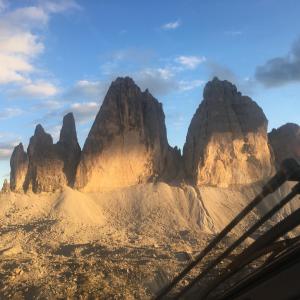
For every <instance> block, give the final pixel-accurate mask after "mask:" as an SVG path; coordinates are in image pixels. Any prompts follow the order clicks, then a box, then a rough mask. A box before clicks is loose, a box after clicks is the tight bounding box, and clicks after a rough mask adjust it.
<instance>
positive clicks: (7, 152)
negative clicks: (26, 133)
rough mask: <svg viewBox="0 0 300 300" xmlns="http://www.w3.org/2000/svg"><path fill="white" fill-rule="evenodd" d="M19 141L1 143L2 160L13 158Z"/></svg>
mask: <svg viewBox="0 0 300 300" xmlns="http://www.w3.org/2000/svg"><path fill="white" fill-rule="evenodd" d="M18 144H19V141H10V142H0V160H7V159H9V158H10V157H11V154H12V152H13V149H14V147H15V146H17V145H18Z"/></svg>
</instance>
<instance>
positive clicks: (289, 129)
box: [269, 123, 300, 167]
mask: <svg viewBox="0 0 300 300" xmlns="http://www.w3.org/2000/svg"><path fill="white" fill-rule="evenodd" d="M269 142H270V145H271V146H272V149H273V152H274V157H275V162H276V166H277V167H278V166H279V165H280V163H281V162H282V161H283V160H284V159H286V158H295V159H296V160H298V161H300V126H299V125H297V124H293V123H287V124H285V125H283V126H281V127H279V128H277V129H273V130H272V131H271V132H270V133H269Z"/></svg>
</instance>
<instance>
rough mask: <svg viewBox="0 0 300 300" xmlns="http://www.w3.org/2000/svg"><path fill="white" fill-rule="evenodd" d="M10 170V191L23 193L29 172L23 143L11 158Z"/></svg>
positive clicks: (16, 148)
mask: <svg viewBox="0 0 300 300" xmlns="http://www.w3.org/2000/svg"><path fill="white" fill-rule="evenodd" d="M10 169H11V171H10V189H11V190H12V191H14V192H22V191H23V185H24V181H25V177H26V174H27V170H28V156H27V153H26V152H25V151H24V148H23V144H22V143H20V144H19V145H18V146H16V147H15V148H14V151H13V153H12V156H11V158H10Z"/></svg>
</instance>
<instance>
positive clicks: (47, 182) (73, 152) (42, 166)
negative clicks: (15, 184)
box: [24, 113, 81, 193]
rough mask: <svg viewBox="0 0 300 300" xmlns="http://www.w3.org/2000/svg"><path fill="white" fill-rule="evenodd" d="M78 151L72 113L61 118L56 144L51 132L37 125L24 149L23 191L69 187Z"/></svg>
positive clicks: (44, 190)
mask: <svg viewBox="0 0 300 300" xmlns="http://www.w3.org/2000/svg"><path fill="white" fill-rule="evenodd" d="M80 152H81V150H80V146H79V144H78V142H77V135H76V129H75V121H74V117H73V114H72V113H70V114H67V115H66V116H65V117H64V120H63V126H62V129H61V132H60V139H59V141H58V143H57V144H53V139H52V137H51V135H50V134H48V133H46V132H45V130H44V128H43V127H42V126H41V125H40V124H39V125H37V126H36V129H35V132H34V135H33V136H32V137H31V138H30V142H29V146H28V149H27V154H28V161H29V163H28V171H27V175H26V179H25V183H24V190H25V191H27V190H31V189H32V191H33V192H35V193H39V192H52V191H55V190H57V189H60V188H61V187H63V186H66V185H69V186H72V185H73V183H74V175H75V170H76V167H77V164H78V162H79V158H80Z"/></svg>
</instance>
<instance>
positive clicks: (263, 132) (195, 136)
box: [183, 78, 272, 187]
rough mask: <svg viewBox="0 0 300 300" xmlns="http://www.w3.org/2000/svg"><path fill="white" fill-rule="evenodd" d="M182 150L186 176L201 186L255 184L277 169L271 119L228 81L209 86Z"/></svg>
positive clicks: (213, 81)
mask: <svg viewBox="0 0 300 300" xmlns="http://www.w3.org/2000/svg"><path fill="white" fill-rule="evenodd" d="M203 98H204V99H203V101H202V102H201V104H200V105H199V107H198V109H197V111H196V113H195V114H194V116H193V118H192V121H191V124H190V126H189V129H188V134H187V138H186V143H185V145H184V149H183V158H184V165H185V171H186V174H187V177H188V178H189V179H190V180H191V181H192V182H193V183H194V184H197V185H202V184H208V185H216V186H221V187H227V186H230V185H235V184H250V183H253V182H256V181H260V180H262V179H264V178H266V177H268V176H270V174H271V173H272V164H271V155H270V151H269V147H268V140H267V119H266V117H265V115H264V113H263V111H262V109H261V108H260V107H259V106H258V105H257V104H256V103H255V102H254V101H253V100H252V99H251V98H249V97H247V96H242V94H241V93H240V92H238V91H237V88H236V86H234V85H233V84H231V83H230V82H229V81H226V80H224V81H221V80H219V79H218V78H214V79H213V80H212V81H210V82H208V83H207V84H206V86H205V88H204V92H203Z"/></svg>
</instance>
